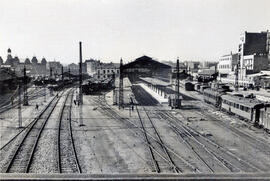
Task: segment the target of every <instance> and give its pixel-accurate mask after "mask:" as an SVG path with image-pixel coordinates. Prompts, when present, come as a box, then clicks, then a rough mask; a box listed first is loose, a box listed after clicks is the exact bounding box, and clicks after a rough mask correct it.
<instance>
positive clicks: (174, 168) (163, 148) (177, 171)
mask: <svg viewBox="0 0 270 181" xmlns="http://www.w3.org/2000/svg"><path fill="white" fill-rule="evenodd" d="M142 108H143V111H144V113H145V114H146V116H147V118H148V120H149V122H150V124H151V127H152V128H153V130H154V133H153V134H152V135H156V137H157V139H158V141H159V142H160V143H161V144H158V146H160V147H161V149H162V150H163V151H164V153H165V158H167V160H168V163H169V165H170V167H171V169H172V170H173V171H174V172H175V173H180V172H183V170H181V169H180V168H179V167H178V166H177V165H176V164H175V162H174V161H173V159H172V156H171V155H170V153H169V151H168V150H167V148H166V147H164V146H163V145H164V142H163V140H162V139H161V137H160V134H159V132H158V131H157V129H156V126H155V125H154V123H153V121H152V119H151V118H150V116H149V115H148V113H147V112H146V109H145V107H142ZM136 110H137V112H138V115H139V111H138V108H137V106H136ZM139 118H140V116H139ZM140 121H141V122H142V119H141V118H140ZM142 126H143V124H142ZM154 143H155V142H154ZM182 167H183V166H182Z"/></svg>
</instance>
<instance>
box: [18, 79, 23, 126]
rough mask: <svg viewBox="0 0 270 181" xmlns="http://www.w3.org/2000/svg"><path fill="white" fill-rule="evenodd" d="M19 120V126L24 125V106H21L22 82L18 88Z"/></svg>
mask: <svg viewBox="0 0 270 181" xmlns="http://www.w3.org/2000/svg"><path fill="white" fill-rule="evenodd" d="M18 102H19V104H18V121H19V128H21V127H22V107H21V83H20V82H19V89H18Z"/></svg>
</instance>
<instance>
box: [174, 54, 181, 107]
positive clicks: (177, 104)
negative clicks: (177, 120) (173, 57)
mask: <svg viewBox="0 0 270 181" xmlns="http://www.w3.org/2000/svg"><path fill="white" fill-rule="evenodd" d="M179 78H180V75H179V58H177V62H176V82H175V84H176V85H175V108H176V109H179V108H180V101H179V98H180V87H179V85H180V82H179Z"/></svg>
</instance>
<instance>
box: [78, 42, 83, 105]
mask: <svg viewBox="0 0 270 181" xmlns="http://www.w3.org/2000/svg"><path fill="white" fill-rule="evenodd" d="M79 98H80V104H81V105H82V104H83V96H82V42H80V89H79Z"/></svg>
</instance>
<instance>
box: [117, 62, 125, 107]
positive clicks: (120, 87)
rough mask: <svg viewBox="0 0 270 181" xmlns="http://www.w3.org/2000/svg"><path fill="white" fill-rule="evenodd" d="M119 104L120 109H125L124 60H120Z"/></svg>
mask: <svg viewBox="0 0 270 181" xmlns="http://www.w3.org/2000/svg"><path fill="white" fill-rule="evenodd" d="M119 69H120V70H119V104H118V109H120V108H121V107H123V103H124V88H123V60H122V58H121V59H120V67H119Z"/></svg>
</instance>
